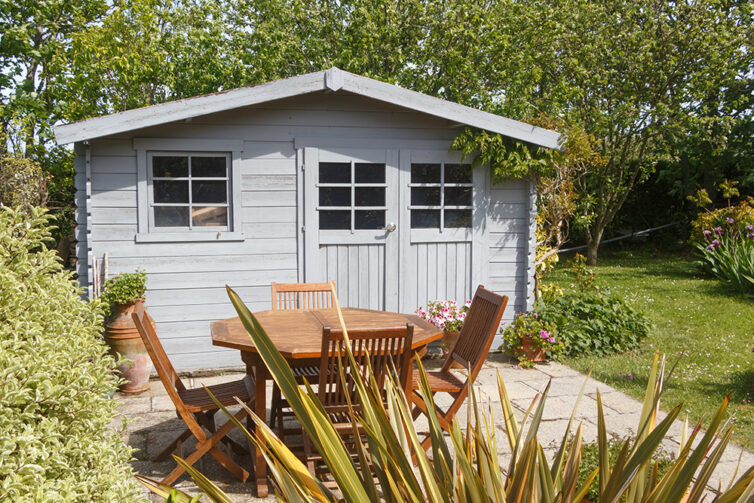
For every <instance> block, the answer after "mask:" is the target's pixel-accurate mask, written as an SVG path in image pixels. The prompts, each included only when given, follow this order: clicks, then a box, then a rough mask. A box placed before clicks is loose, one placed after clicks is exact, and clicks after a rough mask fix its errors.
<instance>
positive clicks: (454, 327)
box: [416, 300, 471, 332]
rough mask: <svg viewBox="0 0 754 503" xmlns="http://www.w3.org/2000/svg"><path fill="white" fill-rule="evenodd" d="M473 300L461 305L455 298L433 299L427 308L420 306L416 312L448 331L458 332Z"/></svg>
mask: <svg viewBox="0 0 754 503" xmlns="http://www.w3.org/2000/svg"><path fill="white" fill-rule="evenodd" d="M470 306H471V301H470V300H467V301H466V302H465V303H464V304H463V305H461V306H459V305H458V303H457V302H456V301H454V300H433V301H430V302H428V303H427V309H426V310H425V309H424V307H419V309H417V310H416V314H418V315H419V316H421V317H422V318H424V319H425V320H427V321H428V322H430V323H431V324H433V325H434V326H436V327H437V328H442V329H443V330H445V331H447V332H458V331H460V330H461V327H462V326H463V322H464V321H465V320H466V315H467V314H468V312H469V307H470Z"/></svg>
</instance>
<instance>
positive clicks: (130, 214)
mask: <svg viewBox="0 0 754 503" xmlns="http://www.w3.org/2000/svg"><path fill="white" fill-rule="evenodd" d="M136 222H137V214H136V208H97V211H94V212H92V224H95V225H108V224H109V225H129V224H130V225H136ZM76 223H78V224H80V225H84V224H86V212H85V210H84V209H83V208H77V209H76Z"/></svg>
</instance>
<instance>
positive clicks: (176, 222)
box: [154, 206, 189, 227]
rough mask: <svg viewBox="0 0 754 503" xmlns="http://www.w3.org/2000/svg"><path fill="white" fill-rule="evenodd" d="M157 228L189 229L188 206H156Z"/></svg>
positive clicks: (155, 219)
mask: <svg viewBox="0 0 754 503" xmlns="http://www.w3.org/2000/svg"><path fill="white" fill-rule="evenodd" d="M154 225H155V227H188V225H189V207H188V206H155V207H154Z"/></svg>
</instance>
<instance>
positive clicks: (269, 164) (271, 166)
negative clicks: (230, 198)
mask: <svg viewBox="0 0 754 503" xmlns="http://www.w3.org/2000/svg"><path fill="white" fill-rule="evenodd" d="M244 155H248V154H247V153H246V152H244ZM241 174H242V175H244V176H255V175H257V176H259V175H275V176H286V175H288V176H290V175H295V174H296V160H295V159H274V158H272V159H266V158H244V159H242V160H241Z"/></svg>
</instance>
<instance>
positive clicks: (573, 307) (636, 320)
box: [535, 255, 652, 356]
mask: <svg viewBox="0 0 754 503" xmlns="http://www.w3.org/2000/svg"><path fill="white" fill-rule="evenodd" d="M584 262H585V259H584V257H583V256H581V255H576V258H575V259H574V261H573V262H572V263H571V268H570V270H571V275H572V278H573V280H574V284H572V285H571V288H570V289H567V290H565V291H561V293H560V294H555V295H551V296H545V297H543V299H542V301H541V302H539V303H538V305H537V306H535V309H536V311H537V313H538V314H539V316H540V318H541V319H542V320H543V321H546V322H548V323H551V324H553V325H555V326H556V327H557V328H558V333H559V334H560V339H561V341H562V342H563V344H564V348H563V354H564V355H568V356H574V355H583V354H595V355H606V354H610V353H615V352H623V351H628V350H630V349H634V348H636V347H638V345H639V343H640V342H641V340H642V339H643V338H644V337H646V336H647V335H648V334H649V333H650V331H651V329H652V325H651V323H650V322H649V320H648V319H647V317H646V316H644V314H642V313H641V312H640V311H638V310H636V309H634V308H633V307H631V306H629V305H628V304H626V302H625V301H624V300H623V299H622V298H621V297H619V296H618V295H615V294H611V293H610V292H609V291H607V290H605V289H603V288H600V287H598V286H597V285H596V284H595V277H594V273H593V272H592V271H591V270H590V269H588V268H587V267H586V266H585V264H584Z"/></svg>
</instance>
